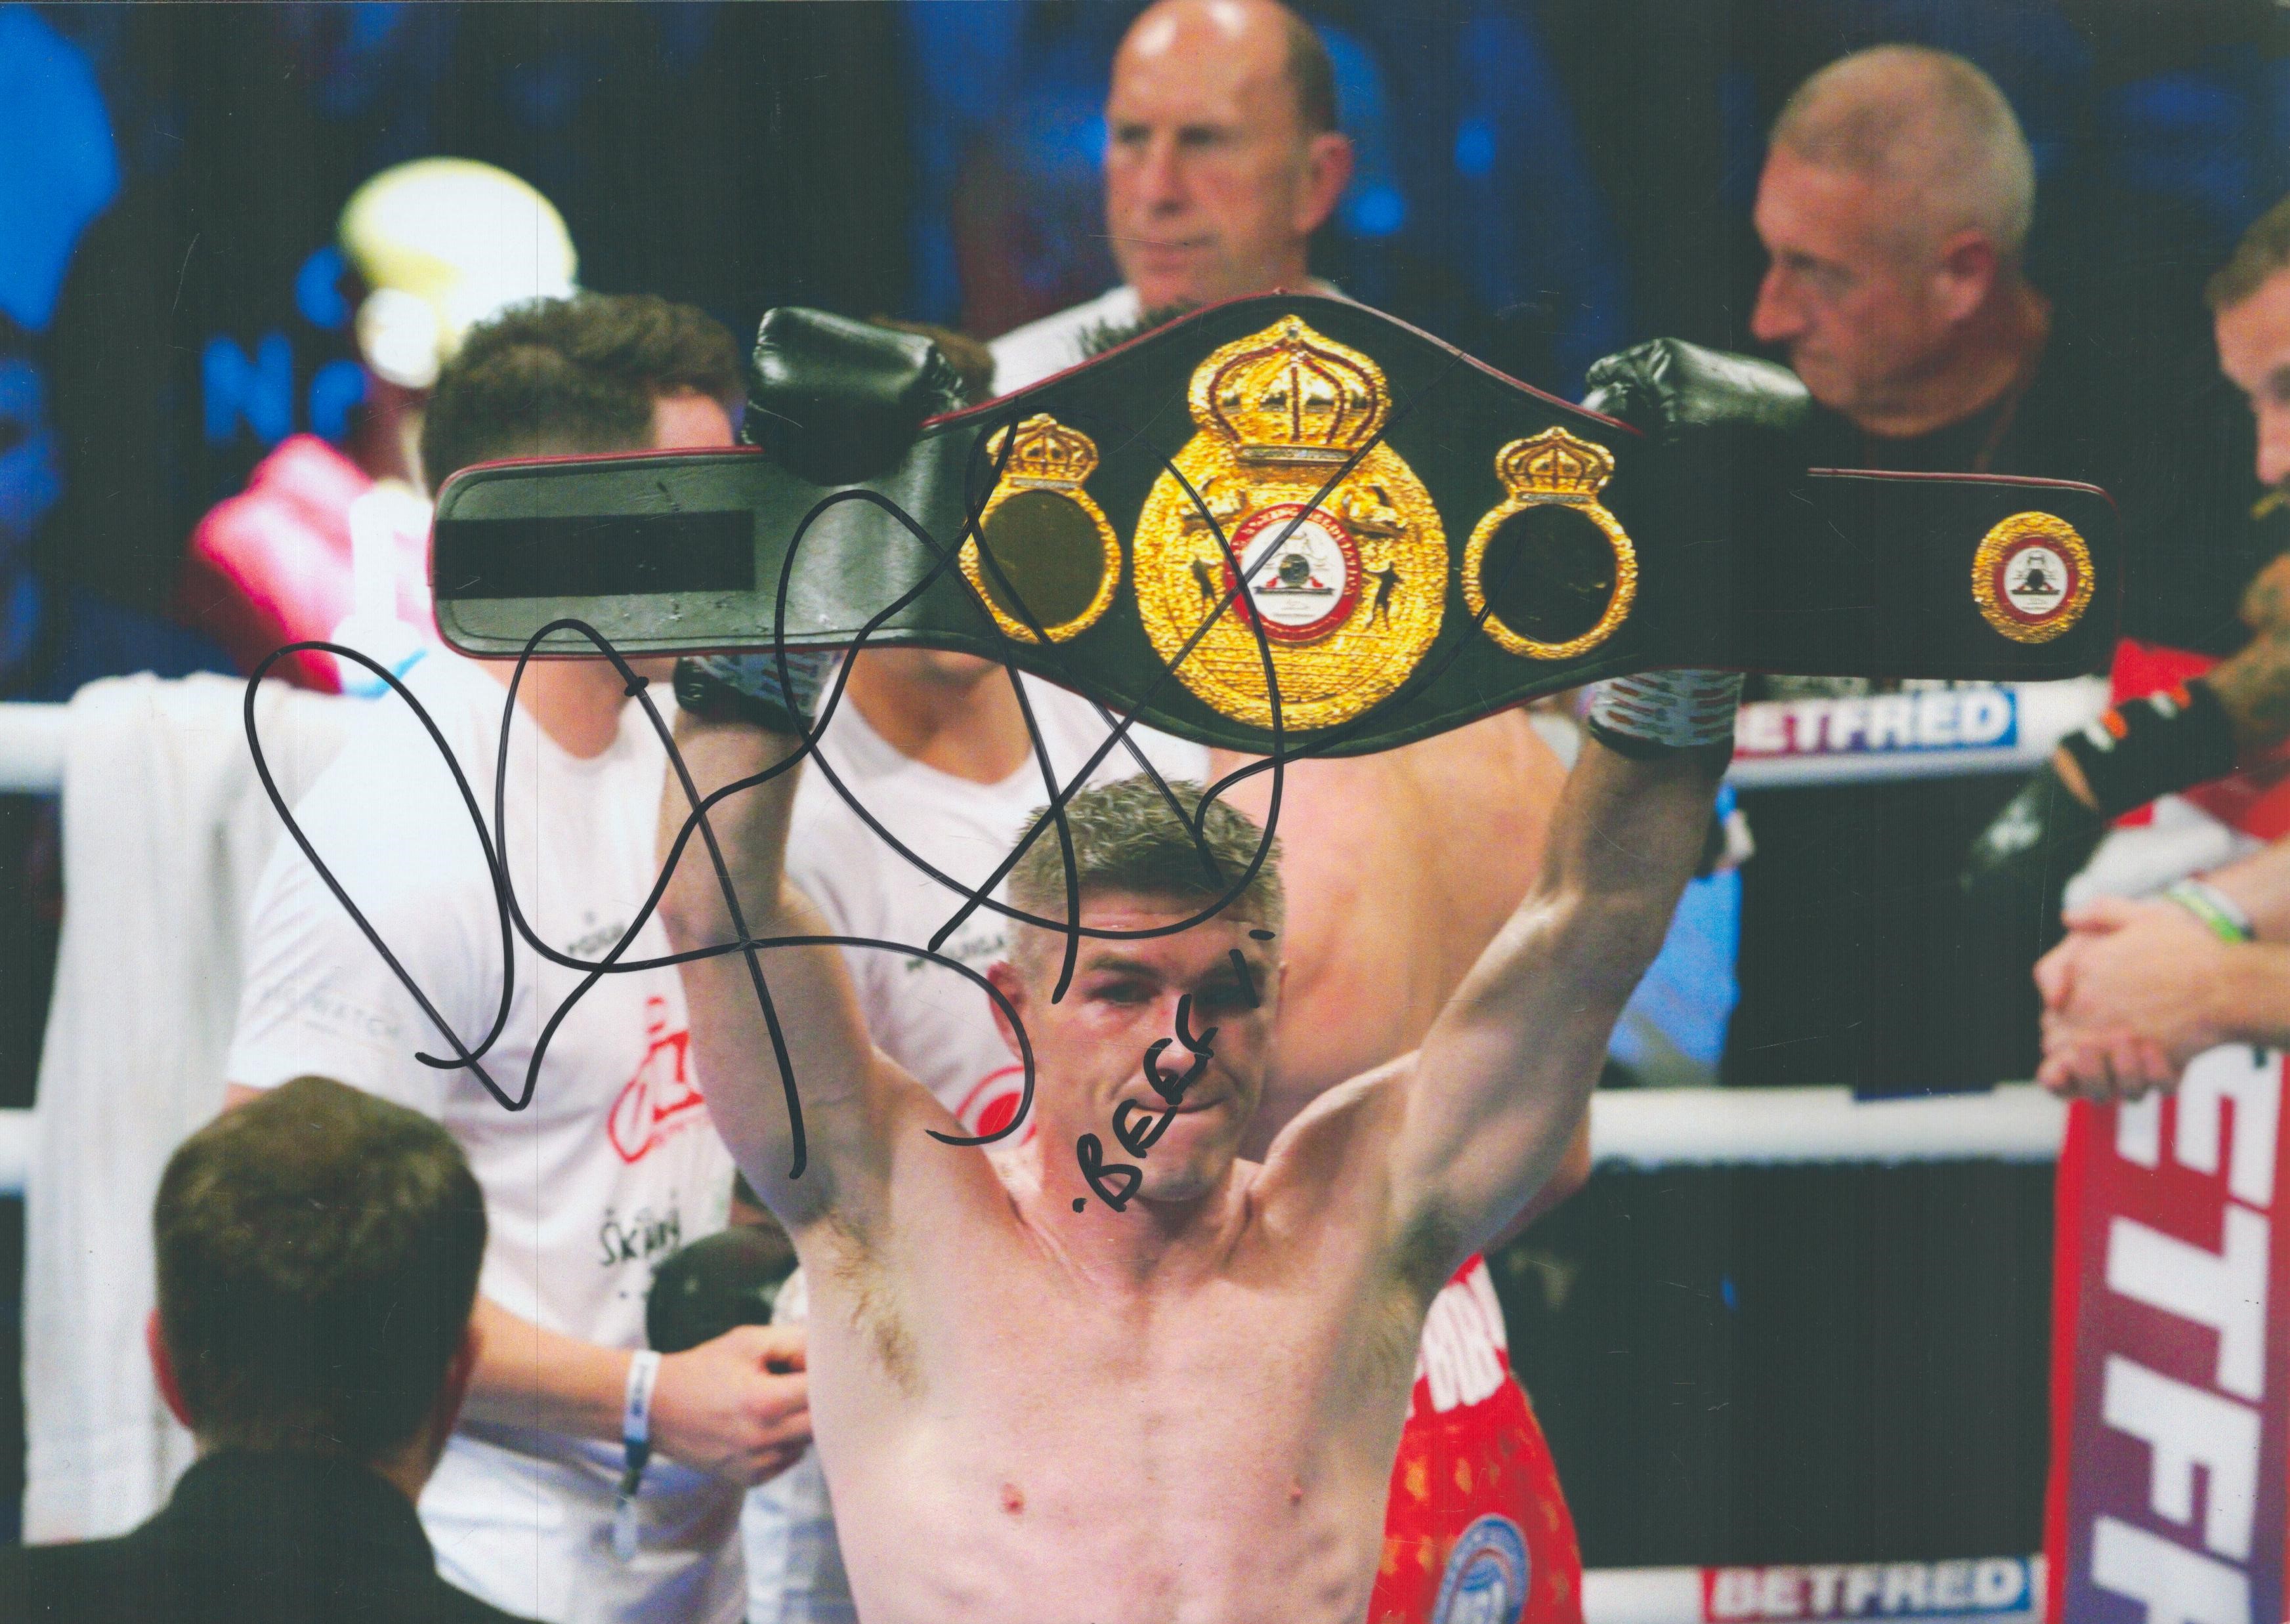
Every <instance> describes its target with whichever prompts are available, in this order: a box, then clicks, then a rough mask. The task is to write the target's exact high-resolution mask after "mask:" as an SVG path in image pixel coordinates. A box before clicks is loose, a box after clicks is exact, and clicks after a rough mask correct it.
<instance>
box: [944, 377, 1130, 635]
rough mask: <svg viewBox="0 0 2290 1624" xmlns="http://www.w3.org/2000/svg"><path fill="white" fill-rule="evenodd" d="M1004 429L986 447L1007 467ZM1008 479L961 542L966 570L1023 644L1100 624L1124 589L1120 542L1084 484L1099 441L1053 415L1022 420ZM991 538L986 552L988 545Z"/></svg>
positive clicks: (1005, 470) (992, 459)
mask: <svg viewBox="0 0 2290 1624" xmlns="http://www.w3.org/2000/svg"><path fill="white" fill-rule="evenodd" d="M1014 432H1015V435H1016V444H1013V446H1012V447H1011V448H1010V455H1009V460H1008V461H1007V462H1005V463H1003V467H1002V478H1001V480H1000V482H999V483H998V484H996V485H995V487H994V493H993V494H992V495H991V496H989V497H988V498H987V499H986V506H985V508H983V509H981V512H980V514H979V516H978V532H977V534H975V535H973V536H968V537H965V539H964V540H963V544H962V573H963V575H964V577H965V579H966V580H968V581H969V582H970V587H971V590H972V591H973V592H974V593H976V594H977V595H978V601H979V602H980V603H981V604H985V605H986V612H988V613H989V614H990V615H992V616H993V617H994V623H995V624H996V625H997V626H999V627H1000V628H1002V629H1003V630H1004V631H1005V632H1007V633H1008V634H1009V635H1010V636H1013V637H1014V638H1016V639H1017V640H1018V641H1019V642H1021V643H1034V642H1037V641H1039V640H1040V639H1038V638H1037V637H1036V636H1035V634H1034V627H1035V626H1037V625H1038V626H1039V627H1040V628H1042V634H1043V636H1046V637H1047V638H1048V639H1049V641H1051V642H1052V643H1063V642H1064V641H1065V640H1066V639H1067V638H1069V637H1071V636H1076V635H1077V634H1078V633H1080V632H1084V631H1086V630H1087V629H1088V628H1090V627H1092V626H1094V625H1095V624H1096V623H1097V621H1098V619H1099V617H1100V616H1101V615H1103V614H1104V613H1105V612H1106V610H1107V609H1108V608H1109V607H1110V606H1111V604H1112V603H1113V594H1114V590H1115V588H1117V587H1118V586H1119V585H1120V583H1121V542H1120V540H1119V539H1118V538H1117V537H1116V536H1115V535H1114V533H1113V525H1112V524H1111V523H1110V522H1109V521H1108V520H1107V518H1106V516H1105V513H1104V510H1103V509H1101V508H1099V507H1098V505H1097V503H1096V502H1095V501H1094V500H1092V499H1091V497H1090V494H1089V492H1087V491H1085V490H1084V489H1082V482H1083V481H1084V480H1085V479H1087V478H1088V477H1089V476H1090V474H1091V473H1092V471H1093V470H1094V469H1095V468H1096V467H1097V444H1096V442H1095V441H1093V440H1092V439H1091V438H1090V437H1089V436H1087V435H1085V434H1084V433H1082V432H1081V430H1079V429H1077V428H1068V427H1066V425H1064V424H1063V423H1061V422H1059V421H1058V420H1056V419H1054V418H1053V417H1050V416H1048V415H1047V414H1045V413H1038V412H1037V414H1035V415H1034V416H1032V417H1029V418H1028V419H1027V420H1025V421H1024V422H1022V423H1020V424H1019V425H1018V426H1017V428H1016V429H1015V431H1014ZM1012 433H1013V430H1010V429H1007V428H1005V429H1002V430H1000V431H999V432H997V434H996V435H995V436H994V437H993V438H992V439H990V440H989V441H988V442H987V443H986V459H987V462H988V464H989V466H991V465H993V464H994V463H996V462H997V461H1000V460H1001V458H1002V443H1003V441H1004V440H1005V438H1006V437H1008V436H1010V435H1011V434H1012ZM981 541H982V542H983V544H984V545H983V548H982V549H981Z"/></svg>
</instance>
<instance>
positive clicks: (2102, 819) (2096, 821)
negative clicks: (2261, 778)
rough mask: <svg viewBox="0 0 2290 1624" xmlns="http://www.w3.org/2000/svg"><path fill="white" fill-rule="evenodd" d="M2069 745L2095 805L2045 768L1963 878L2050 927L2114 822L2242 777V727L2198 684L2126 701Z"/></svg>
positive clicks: (1975, 848)
mask: <svg viewBox="0 0 2290 1624" xmlns="http://www.w3.org/2000/svg"><path fill="white" fill-rule="evenodd" d="M2060 748H2061V749H2062V750H2063V751H2065V752H2066V753H2067V755H2068V756H2069V757H2070V759H2072V760H2073V761H2074V762H2075V764H2076V765H2077V766H2078V768H2080V769H2081V770H2082V772H2083V779H2084V783H2085V785H2086V787H2087V788H2089V789H2090V791H2091V797H2092V801H2094V802H2096V803H2097V806H2096V808H2094V806H2093V805H2092V804H2089V803H2086V801H2085V800H2084V799H2083V797H2081V796H2078V795H2077V794H2076V793H2075V792H2074V791H2073V790H2071V789H2070V788H2068V787H2067V783H2066V781H2065V780H2063V779H2062V778H2061V777H2060V773H2059V769H2058V767H2057V766H2055V765H2054V764H2052V763H2050V762H2046V763H2045V764H2043V766H2041V767H2040V768H2038V770H2037V771H2036V773H2035V775H2034V776H2033V777H2031V778H2030V779H2029V780H2028V781H2027V783H2026V784H2025V785H2023V786H2022V788H2021V790H2020V793H2019V794H2017V795H2015V796H2013V797H2012V799H2011V800H2010V801H2009V802H2008V803H2006V805H2005V808H2004V810H2003V811H2002V812H1998V814H1997V815H1996V820H1995V821H1994V822H1992V823H1990V825H1989V826H1988V827H1987V828H1984V829H1982V831H1981V832H1980V837H1979V838H1978V839H1976V840H1974V842H1973V843H1972V849H1971V851H1970V852H1967V853H1966V856H1965V860H1964V873H1963V875H1962V876H1961V878H1962V883H1963V885H1964V889H1965V892H1966V895H1968V896H1972V897H1974V898H1983V897H1985V898H1989V899H1991V900H1996V901H1998V902H1999V903H2000V904H2001V905H2003V906H2006V907H2009V908H2013V909H2014V911H2018V912H2022V913H2030V914H2035V915H2038V916H2041V918H2042V920H2043V922H2044V924H2045V925H2046V928H2048V927H2049V926H2050V924H2051V922H2052V921H2053V920H2054V919H2056V917H2057V916H2058V914H2059V908H2060V899H2061V898H2062V896H2063V894H2064V892H2065V890H2066V886H2067V883H2068V881H2070V879H2072V878H2074V877H2075V876H2076V875H2077V874H2078V873H2079V872H2080V871H2081V870H2082V868H2083V866H2084V865H2085V864H2086V863H2087V862H2089V861H2090V860H2091V856H2092V853H2093V852H2095V851H2097V850H2098V849H2099V843H2100V842H2101V841H2102V839H2104V838H2105V837H2106V836H2107V826H2108V825H2109V824H2110V823H2111V822H2112V821H2114V820H2116V819H2117V818H2118V817H2120V816H2122V815H2123V814H2124V813H2125V812H2130V811H2132V810H2134V808H2136V807H2141V806H2144V805H2146V804H2147V803H2148V802H2150V801H2151V800H2153V799H2154V798H2155V797H2156V796H2160V795H2168V794H2170V793H2171V792H2172V791H2173V790H2176V789H2186V788H2191V787H2193V786H2194V785H2196V784H2204V783H2208V782H2210V781H2211V780H2213V779H2218V778H2224V777H2225V776H2226V775H2227V774H2228V773H2230V772H2233V771H2234V760H2235V746H2234V724H2233V722H2232V721H2231V719H2230V718H2229V716H2227V714H2226V708H2225V707H2224V706H2222V705H2221V704H2220V703H2219V700H2218V695H2217V694H2215V693H2214V692H2211V688H2210V684H2207V683H2206V682H2204V681H2203V680H2202V679H2201V678H2200V677H2196V678H2193V679H2191V680H2190V681H2188V682H2186V683H2182V684H2180V685H2179V686H2177V687H2175V688H2170V689H2166V690H2165V691H2164V692H2160V693H2150V694H2148V695H2147V696H2145V697H2144V698H2142V699H2136V700H2125V701H2124V702H2123V703H2122V704H2120V705H2118V706H2116V707H2115V708H2112V709H2111V710H2109V711H2108V712H2107V713H2106V714H2105V715H2103V716H2101V717H2099V719H2098V720H2096V721H2094V722H2092V723H2090V724H2086V726H2084V727H2081V728H2078V730H2077V731H2076V732H2072V733H2070V734H2069V735H2068V736H2067V737H2066V738H2065V739H2063V740H2061V741H2060Z"/></svg>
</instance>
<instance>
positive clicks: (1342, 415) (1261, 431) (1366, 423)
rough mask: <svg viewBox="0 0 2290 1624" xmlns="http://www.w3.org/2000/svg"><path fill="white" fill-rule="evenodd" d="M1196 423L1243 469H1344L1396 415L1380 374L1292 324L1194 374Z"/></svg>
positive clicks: (1230, 348)
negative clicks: (1230, 448)
mask: <svg viewBox="0 0 2290 1624" xmlns="http://www.w3.org/2000/svg"><path fill="white" fill-rule="evenodd" d="M1191 406H1192V412H1193V420H1194V421H1195V422H1196V423H1197V424H1199V425H1200V426H1201V428H1203V429H1205V431H1207V432H1208V433H1210V434H1213V435H1216V436H1219V437H1221V438H1222V439H1225V440H1229V441H1230V442H1231V443H1232V444H1233V445H1234V447H1235V454H1236V455H1237V458H1238V459H1239V460H1241V461H1243V462H1303V463H1324V464H1333V463H1339V462H1342V461H1344V460H1346V459H1347V458H1349V457H1350V455H1351V454H1352V453H1353V452H1355V451H1357V450H1358V449H1359V447H1360V445H1361V444H1363V443H1365V441H1366V440H1367V439H1368V438H1370V436H1373V435H1374V433H1375V432H1376V431H1377V430H1378V429H1380V428H1382V427H1383V420H1384V419H1385V418H1386V417H1388V416H1389V415H1390V412H1391V396H1390V392H1389V390H1388V389H1387V388H1385V386H1384V381H1383V371H1382V369H1381V368H1380V367H1379V366H1377V365H1376V364H1375V363H1374V362H1373V361H1371V360H1369V359H1368V358H1367V357H1366V356H1364V355H1362V354H1360V352H1359V351H1357V350H1356V349H1349V348H1345V347H1344V346H1343V345H1341V344H1338V343H1336V342H1334V341H1333V340H1330V339H1327V338H1324V337H1323V336H1321V335H1320V334H1319V333H1317V332H1314V331H1313V330H1312V329H1311V328H1309V327H1308V326H1306V325H1305V324H1304V323H1303V322H1302V321H1301V320H1299V319H1298V318H1297V317H1295V316H1283V317H1282V318H1281V319H1280V320H1279V321H1278V322H1277V323H1276V324H1273V325H1272V326H1269V327H1267V328H1266V329H1265V330H1264V331H1263V332H1258V333H1253V334H1251V335H1250V336H1249V337H1247V338H1245V339H1241V340H1237V341H1236V342H1234V343H1230V344H1228V345H1226V346H1225V347H1224V348H1221V349H1220V350H1218V351H1216V352H1215V353H1214V354H1213V355H1212V356H1209V358H1208V359H1207V360H1206V361H1205V362H1203V363H1202V364H1201V365H1200V366H1199V367H1198V368H1197V369H1196V370H1195V372H1194V373H1193V387H1192V399H1191Z"/></svg>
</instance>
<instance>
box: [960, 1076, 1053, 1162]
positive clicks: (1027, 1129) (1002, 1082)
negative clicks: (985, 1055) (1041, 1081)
mask: <svg viewBox="0 0 2290 1624" xmlns="http://www.w3.org/2000/svg"><path fill="white" fill-rule="evenodd" d="M1025 1097H1026V1068H1024V1067H1023V1066H1005V1067H1003V1068H1002V1069H1001V1070H999V1071H989V1072H988V1073H987V1074H986V1075H985V1076H982V1077H981V1078H980V1079H979V1080H978V1082H977V1084H976V1085H975V1086H973V1088H972V1089H971V1091H970V1092H968V1093H966V1094H965V1095H964V1096H963V1097H962V1103H961V1104H960V1105H958V1106H957V1107H956V1108H955V1112H954V1115H955V1119H956V1120H957V1121H958V1122H960V1123H961V1124H962V1131H963V1132H965V1133H968V1134H973V1135H984V1134H988V1133H999V1132H1001V1131H1002V1130H1003V1129H1005V1128H1006V1127H1008V1126H1009V1125H1010V1122H1011V1119H1012V1118H1013V1117H1014V1116H1017V1115H1018V1106H1019V1104H1020V1102H1021V1101H1022V1100H1024V1099H1025ZM1033 1137H1034V1124H1033V1120H1032V1119H1031V1118H1030V1117H1029V1118H1028V1120H1027V1123H1026V1125H1025V1126H1024V1127H1022V1128H1021V1129H1019V1130H1018V1132H1017V1135H1016V1137H1015V1138H1014V1139H1010V1140H1004V1141H1002V1142H1003V1143H1004V1144H1005V1145H1006V1144H1017V1145H1022V1144H1024V1143H1026V1142H1027V1141H1028V1140H1030V1139H1032V1138H1033Z"/></svg>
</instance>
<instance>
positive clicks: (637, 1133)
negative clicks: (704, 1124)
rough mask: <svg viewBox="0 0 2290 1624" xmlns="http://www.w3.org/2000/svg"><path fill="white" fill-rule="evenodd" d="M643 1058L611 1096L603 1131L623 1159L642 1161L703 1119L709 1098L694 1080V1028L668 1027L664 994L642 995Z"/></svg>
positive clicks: (626, 1160) (666, 1001) (632, 1162)
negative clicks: (616, 1096)
mask: <svg viewBox="0 0 2290 1624" xmlns="http://www.w3.org/2000/svg"><path fill="white" fill-rule="evenodd" d="M645 1039H646V1040H647V1041H646V1047H645V1057H644V1063H643V1064H642V1065H640V1066H638V1067H637V1075H636V1076H633V1077H630V1078H629V1082H628V1086H627V1087H625V1088H623V1089H621V1096H620V1098H619V1099H617V1100H613V1111H612V1115H611V1116H610V1117H608V1118H607V1119H606V1121H605V1132H606V1133H607V1134H608V1135H609V1136H610V1137H611V1139H612V1141H613V1149H614V1150H615V1151H617V1152H618V1153H619V1154H620V1158H621V1160H622V1161H623V1162H628V1163H630V1164H634V1163H637V1162H641V1161H642V1160H644V1158H645V1156H649V1155H651V1154H652V1153H653V1151H654V1150H656V1149H658V1148H660V1147H661V1146H662V1145H664V1144H666V1143H667V1142H668V1141H669V1140H670V1139H672V1138H673V1137H675V1136H676V1135H677V1134H678V1133H680V1132H683V1131H684V1130H685V1129H686V1128H688V1127H690V1126H691V1125H692V1124H693V1123H695V1122H698V1121H699V1120H700V1119H701V1113H702V1110H703V1108H705V1107H706V1105H707V1103H708V1102H707V1101H706V1100H704V1099H702V1098H701V1093H700V1090H699V1088H698V1086H697V1085H695V1084H693V1081H692V1033H691V1032H690V1030H689V1029H687V1028H683V1027H678V1028H677V1029H676V1030H674V1031H670V1030H669V1022H668V1000H667V999H665V998H647V999H645Z"/></svg>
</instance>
